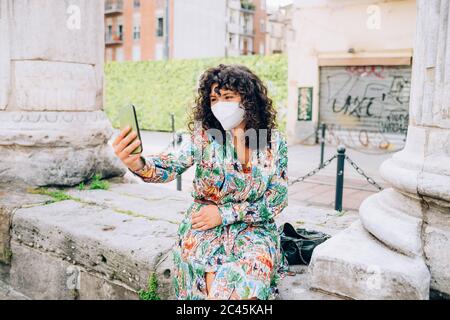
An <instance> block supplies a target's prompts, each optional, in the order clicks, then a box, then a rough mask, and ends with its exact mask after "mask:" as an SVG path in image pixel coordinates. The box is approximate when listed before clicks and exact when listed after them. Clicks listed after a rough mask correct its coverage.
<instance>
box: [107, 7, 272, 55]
mask: <svg viewBox="0 0 450 320" xmlns="http://www.w3.org/2000/svg"><path fill="white" fill-rule="evenodd" d="M265 2H266V0H106V1H105V32H106V34H105V46H106V49H105V58H106V61H129V60H132V61H140V60H161V59H165V58H169V59H170V58H176V59H190V58H206V57H222V56H239V55H251V54H264V53H265V51H266V44H265V42H266V24H267V13H266V5H265Z"/></svg>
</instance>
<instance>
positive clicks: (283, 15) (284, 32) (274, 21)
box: [266, 4, 295, 54]
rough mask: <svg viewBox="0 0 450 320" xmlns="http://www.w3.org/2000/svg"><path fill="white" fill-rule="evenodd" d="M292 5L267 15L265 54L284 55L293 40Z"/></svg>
mask: <svg viewBox="0 0 450 320" xmlns="http://www.w3.org/2000/svg"><path fill="white" fill-rule="evenodd" d="M293 12H294V5H293V4H290V5H286V6H281V7H279V8H277V9H276V10H273V11H271V12H268V14H267V30H266V31H267V32H266V54H275V53H286V52H287V45H288V43H289V42H292V41H293V40H294V36H295V31H294V28H293V26H292V15H293Z"/></svg>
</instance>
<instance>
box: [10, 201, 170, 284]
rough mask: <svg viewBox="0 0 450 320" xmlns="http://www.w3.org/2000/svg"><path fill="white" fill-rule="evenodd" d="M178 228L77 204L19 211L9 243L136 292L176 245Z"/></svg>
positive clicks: (65, 202) (93, 206)
mask: <svg viewBox="0 0 450 320" xmlns="http://www.w3.org/2000/svg"><path fill="white" fill-rule="evenodd" d="M149 210H150V211H151V210H152V208H151V207H150V208H149ZM159 214H160V215H161V213H159ZM177 227H178V226H177V225H176V224H173V223H169V222H166V221H161V220H157V219H152V220H149V219H145V218H142V217H136V216H134V215H133V214H131V213H130V214H128V213H127V212H125V211H124V212H122V211H120V210H118V211H115V210H114V209H111V208H105V207H102V206H100V205H95V204H94V203H92V204H88V203H84V202H82V201H81V200H77V201H63V202H59V203H55V204H51V205H47V206H38V207H33V208H23V209H19V210H17V212H16V214H15V215H14V219H13V228H12V237H13V240H14V241H16V242H18V243H23V244H26V245H28V246H32V247H33V248H37V249H38V250H39V251H40V252H52V253H53V254H54V255H55V257H57V258H59V259H61V260H66V261H69V262H70V263H76V265H79V266H82V267H83V268H85V269H86V270H87V272H89V273H92V272H94V273H99V274H102V275H104V276H105V277H106V278H108V279H111V280H116V281H119V282H120V283H122V284H123V285H125V286H127V287H130V288H133V289H134V290H139V289H141V288H146V287H147V280H148V277H149V275H150V274H151V273H152V272H155V271H156V269H157V266H158V265H159V263H160V261H161V259H162V258H163V257H164V256H165V255H166V254H167V253H168V252H170V250H171V248H172V246H173V245H174V244H175V241H176V240H175V237H176V229H177ZM13 257H16V255H15V250H14V248H13ZM36 268H37V266H36ZM12 269H14V265H13V268H12ZM11 272H13V270H11ZM36 272H38V269H36ZM39 272H41V271H39ZM162 272H164V271H162ZM161 290H162V292H165V291H167V290H166V289H164V288H162V289H161ZM19 291H21V290H19Z"/></svg>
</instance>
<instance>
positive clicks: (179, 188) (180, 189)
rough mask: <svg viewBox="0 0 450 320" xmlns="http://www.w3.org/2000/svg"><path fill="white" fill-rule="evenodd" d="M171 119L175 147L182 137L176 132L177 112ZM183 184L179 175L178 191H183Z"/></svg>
mask: <svg viewBox="0 0 450 320" xmlns="http://www.w3.org/2000/svg"><path fill="white" fill-rule="evenodd" d="M170 120H171V123H172V147H173V148H174V149H175V145H178V144H179V142H180V139H179V137H178V134H176V132H175V114H173V113H171V114H170ZM182 189H183V188H182V185H181V176H180V175H178V176H177V191H182Z"/></svg>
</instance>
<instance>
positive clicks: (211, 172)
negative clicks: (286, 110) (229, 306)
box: [113, 65, 288, 300]
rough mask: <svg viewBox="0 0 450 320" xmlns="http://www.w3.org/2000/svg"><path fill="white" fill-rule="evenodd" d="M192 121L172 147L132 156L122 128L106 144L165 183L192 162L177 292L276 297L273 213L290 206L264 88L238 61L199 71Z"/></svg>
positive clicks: (280, 140)
mask: <svg viewBox="0 0 450 320" xmlns="http://www.w3.org/2000/svg"><path fill="white" fill-rule="evenodd" d="M189 128H190V133H191V139H190V140H188V141H187V142H185V143H183V145H182V148H181V149H180V150H178V152H168V153H161V154H157V155H150V156H147V157H141V155H130V153H131V152H132V150H134V149H135V148H136V147H138V146H139V144H140V141H135V142H134V143H132V144H130V142H131V141H133V140H134V139H135V138H136V133H135V132H133V133H132V134H129V135H128V136H127V134H128V132H129V130H130V129H129V128H127V129H124V130H123V131H122V132H121V133H120V135H119V136H118V137H117V139H116V140H115V142H114V144H113V146H114V149H115V153H116V154H117V155H118V156H119V158H120V159H121V160H122V161H123V163H124V164H125V165H126V166H127V167H128V168H129V169H130V171H131V172H133V173H134V174H135V175H137V176H139V177H140V178H142V180H143V181H145V182H150V183H165V182H170V181H172V180H174V179H175V178H176V176H177V175H181V174H182V173H183V172H185V171H186V170H187V169H188V168H189V167H191V166H192V165H193V164H194V163H196V164H197V166H196V171H195V179H194V182H193V187H194V188H193V191H192V196H193V198H194V202H193V203H192V204H191V205H190V206H189V208H188V209H187V210H186V213H185V217H184V219H183V221H182V223H181V224H180V227H179V229H178V241H177V243H176V245H175V246H174V249H173V258H174V263H175V270H174V278H173V284H174V286H175V294H176V296H177V298H178V299H223V300H225V299H239V300H241V299H275V298H276V296H277V292H278V291H277V287H276V285H277V282H278V280H279V279H280V278H281V277H283V276H284V275H285V272H286V271H287V261H286V260H285V259H284V258H283V256H282V255H281V252H280V238H279V234H278V232H277V226H276V224H275V222H274V219H273V218H274V217H276V216H278V215H279V214H280V212H281V211H282V210H283V209H284V208H285V207H286V206H287V186H288V177H287V145H286V139H285V138H284V137H283V135H281V134H280V133H279V132H278V131H277V130H276V112H275V110H274V107H273V105H272V100H271V99H269V98H268V96H267V88H266V87H265V86H264V84H263V83H262V81H261V80H260V79H259V78H258V77H257V76H256V75H255V74H254V73H252V72H251V71H250V70H249V69H248V68H246V67H244V66H240V65H219V66H218V67H216V68H210V69H208V70H206V72H205V73H204V74H203V75H202V76H201V78H200V84H199V89H198V97H197V99H196V105H195V107H194V108H193V113H192V115H191V121H190V123H189ZM129 144H130V145H129Z"/></svg>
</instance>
